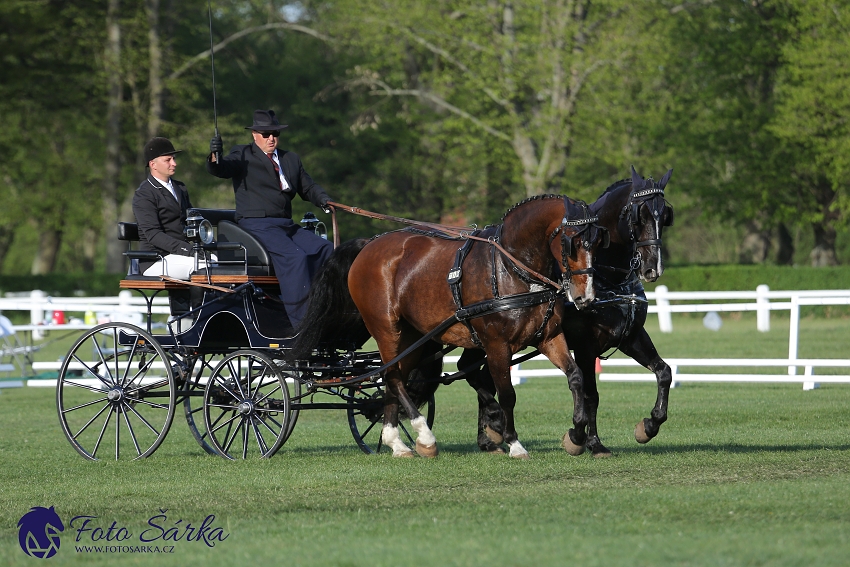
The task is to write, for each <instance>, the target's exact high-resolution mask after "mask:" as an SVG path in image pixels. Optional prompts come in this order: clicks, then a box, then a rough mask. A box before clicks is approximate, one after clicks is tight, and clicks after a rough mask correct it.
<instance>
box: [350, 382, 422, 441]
mask: <svg viewBox="0 0 850 567" xmlns="http://www.w3.org/2000/svg"><path fill="white" fill-rule="evenodd" d="M434 407H435V406H434V395H433V394H432V395H431V396H430V397H429V398H428V401H426V402H425V407H424V408H421V410H420V411H422V414H423V415H424V416H425V420H426V422H427V423H428V427H434ZM346 412H347V413H348V427H349V429H351V435H352V436H354V441H355V442H356V443H357V446H358V447H360V450H361V451H363V452H364V453H366V454H367V455H371V454H373V453H380V452H381V450H382V449H387V450H388V451H392V449H389V448H387V447H386V446H385V445H384V444H383V441H382V440H381V430H382V429H383V423H384V388H383V386H381V385H378V386H366V387H362V386H355V387H353V388H349V389H348V409H347V410H346ZM398 431H399V435H400V436H401V439H402V441H404V442H405V443H406V444H407V445H408V446H412V445H415V444H416V439H415V438H414V437H413V433H414V431H413V427H412V426H411V425H410V419H409V418H408V417H407V414H406V412H405V411H404V409H403V408H399V422H398Z"/></svg>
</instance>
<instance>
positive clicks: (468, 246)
mask: <svg viewBox="0 0 850 567" xmlns="http://www.w3.org/2000/svg"><path fill="white" fill-rule="evenodd" d="M472 245H473V241H472V240H467V241H466V242H464V243H463V246H461V247H460V248H458V249H457V254H455V263H454V265H453V266H452V269H451V270H449V275H448V278H447V281H448V283H449V289H450V290H451V291H452V297H453V298H454V300H455V305H456V306H457V308H458V310H460V309H463V298H462V285H463V261H464V260H465V259H466V256H467V255H468V254H469V251H470V250H472ZM463 323H464V324H465V325H466V328H467V329H468V330H469V334H470V336H471V337H472V342H473V343H475V346H478V347H480V346H482V343H481V339H480V338H479V337H478V333H476V332H475V329H473V328H472V323H470V322H469V321H468V320H464V321H463Z"/></svg>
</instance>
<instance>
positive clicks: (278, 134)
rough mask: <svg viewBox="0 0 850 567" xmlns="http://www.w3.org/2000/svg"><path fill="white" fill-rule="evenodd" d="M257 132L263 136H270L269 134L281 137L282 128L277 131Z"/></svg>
mask: <svg viewBox="0 0 850 567" xmlns="http://www.w3.org/2000/svg"><path fill="white" fill-rule="evenodd" d="M257 134H259V135H260V136H262V137H263V138H268V137H269V136H274V137H275V138H279V137H280V130H277V131H275V132H257Z"/></svg>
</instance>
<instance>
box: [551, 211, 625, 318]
mask: <svg viewBox="0 0 850 567" xmlns="http://www.w3.org/2000/svg"><path fill="white" fill-rule="evenodd" d="M563 199H564V216H563V218H562V219H561V220H560V221H559V223H558V227H557V228H555V229H554V230H553V231H552V234H551V236H550V237H549V248H550V250H551V252H552V255H553V256H555V258H556V259H557V260H558V262H559V264H560V267H561V287H562V288H563V289H564V292H565V293H566V294H567V297H568V298H569V299H570V300H571V301H572V302H573V303H575V306H576V307H577V308H578V309H583V308H585V307H586V306H587V305H589V304H590V303H591V302H592V301H593V299H594V297H595V292H594V289H593V257H594V255H595V254H596V249H597V247H599V245H600V244H601V245H602V246H603V247H607V246H608V243H609V240H610V235H609V233H608V230H607V229H606V228H604V227H602V226H599V225H598V224H597V221H598V220H599V217H596V216H592V215H591V213H590V209H589V208H588V206H587V204H585V203H584V201H574V200H572V199H569V198H567V197H564V198H563Z"/></svg>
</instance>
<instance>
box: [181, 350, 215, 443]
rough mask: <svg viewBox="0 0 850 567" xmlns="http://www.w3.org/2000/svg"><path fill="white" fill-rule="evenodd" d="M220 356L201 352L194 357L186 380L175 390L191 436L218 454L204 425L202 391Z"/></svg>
mask: <svg viewBox="0 0 850 567" xmlns="http://www.w3.org/2000/svg"><path fill="white" fill-rule="evenodd" d="M222 357H223V355H221V354H203V355H201V356H199V357H198V358H196V359H194V360H193V362H192V364H191V365H190V368H189V371H188V375H187V379H186V381H185V382H183V384H181V386H180V388H179V390H178V392H177V396H178V399H179V398H180V396H183V413H184V414H185V416H186V423H187V424H188V425H189V431H190V432H191V433H192V437H194V438H195V441H197V442H198V445H200V446H201V448H202V449H203V450H204V451H206V452H207V453H209V454H210V455H218V451H216V450H215V447H213V446H212V445H211V444H210V442H209V434H208V433H207V428H206V426H205V425H204V414H203V413H202V412H203V410H204V404H203V393H204V389H205V388H206V386H207V382H209V379H210V376H212V373H213V370H214V369H215V367H216V366H217V365H218V363H219V362H220V360H221V358H222Z"/></svg>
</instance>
